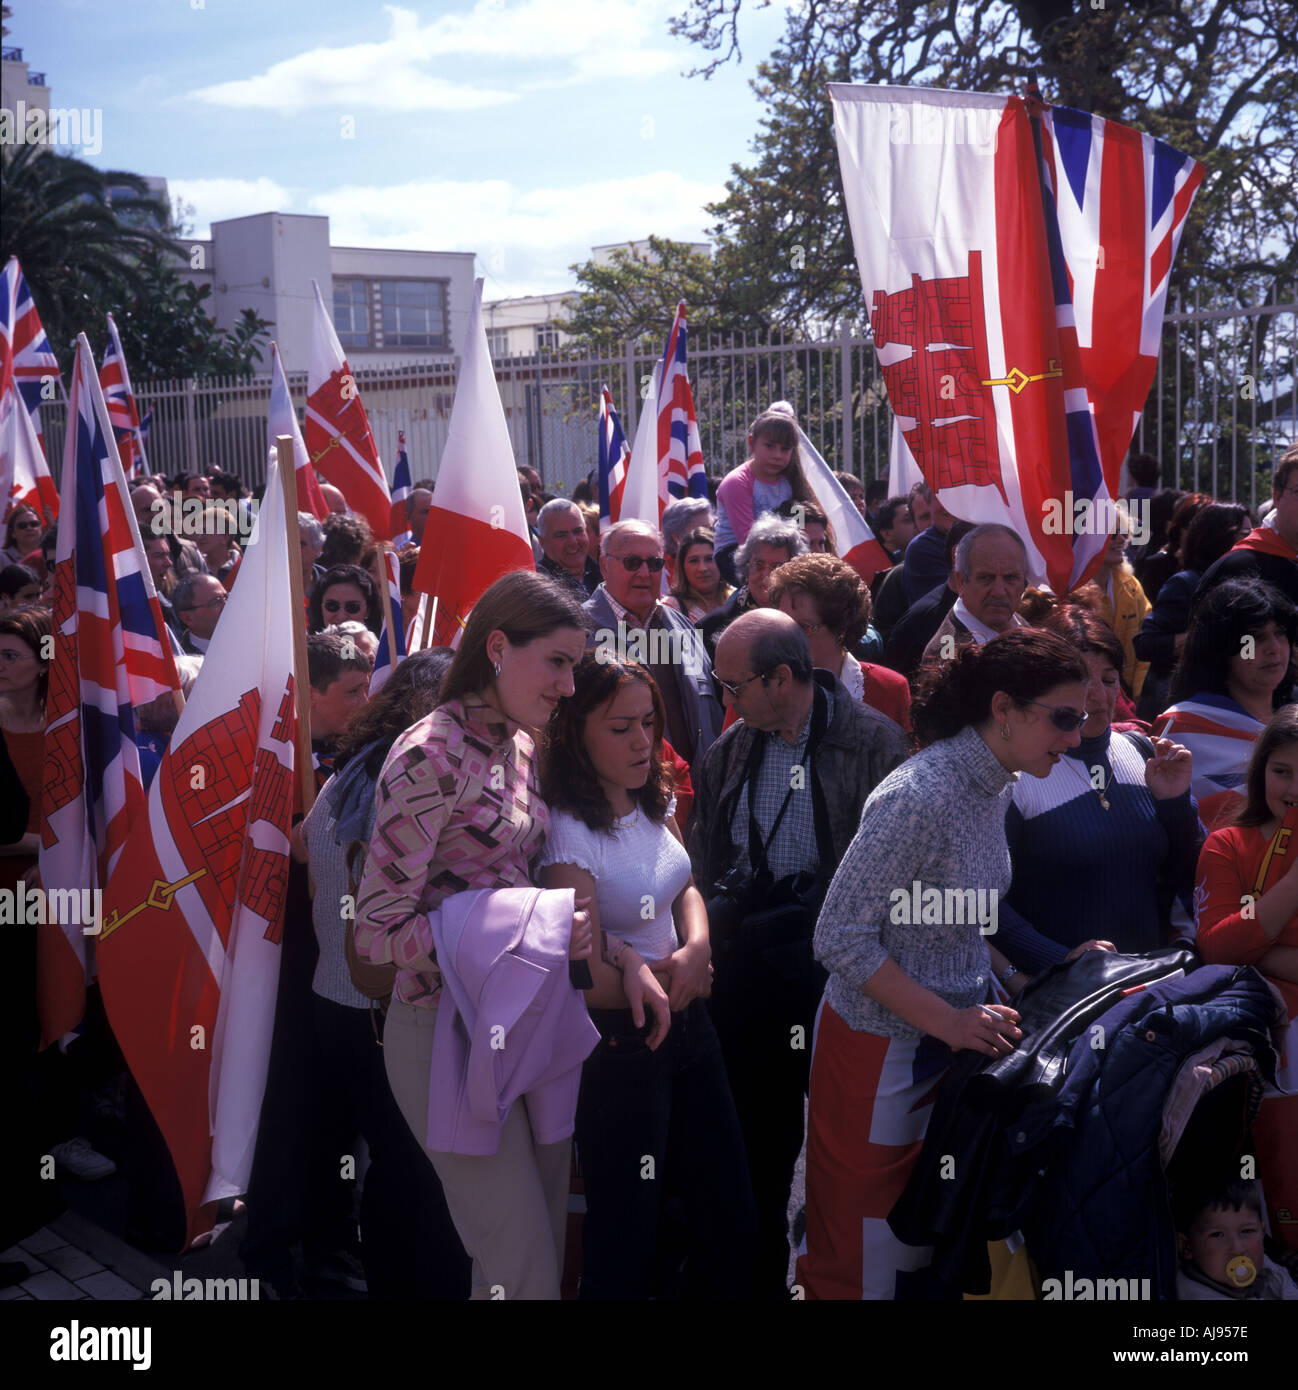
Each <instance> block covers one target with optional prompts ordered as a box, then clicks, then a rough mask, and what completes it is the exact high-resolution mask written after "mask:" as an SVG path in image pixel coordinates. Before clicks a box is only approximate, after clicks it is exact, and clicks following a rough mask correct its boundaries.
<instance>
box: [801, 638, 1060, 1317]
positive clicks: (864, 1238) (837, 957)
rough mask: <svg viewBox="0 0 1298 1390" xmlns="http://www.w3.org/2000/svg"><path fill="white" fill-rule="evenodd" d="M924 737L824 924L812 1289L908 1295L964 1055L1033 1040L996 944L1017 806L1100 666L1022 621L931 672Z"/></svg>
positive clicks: (920, 724) (851, 855) (921, 720)
mask: <svg viewBox="0 0 1298 1390" xmlns="http://www.w3.org/2000/svg"><path fill="white" fill-rule="evenodd" d="M912 717H913V720H914V725H915V732H916V734H917V735H918V736H919V739H920V741H921V743H923V744H924V745H925V746H924V747H923V749H922V751H920V752H919V753H917V754H916V755H915V756H914V757H913V758H910V759H909V760H908V761H906V762H904V763H903V764H902V765H901V766H900V767H899V768H897V769H896V770H895V771H894V772H893V773H891V774H890V775H889V776H888V777H887V778H885V780H884V781H883V782H881V783H880V784H879V786H878V787H876V788H875V790H874V792H873V793H872V794H871V796H870V799H869V800H868V801H867V802H866V803H865V809H864V811H863V812H862V815H861V825H860V829H859V830H858V831H857V834H856V838H855V839H854V840H853V841H852V844H851V845H850V846H849V848H848V851H847V853H846V854H845V855H844V856H843V861H842V863H841V864H840V865H839V867H838V872H837V873H836V874H835V876H834V881H833V883H832V884H831V885H830V888H829V893H828V896H827V897H826V899H825V905H824V907H823V908H822V910H821V914H820V920H819V921H818V923H817V925H816V937H815V950H816V956H817V959H819V960H820V961H821V963H822V964H823V965H824V966H825V967H826V969H828V970H829V972H830V975H829V982H828V984H827V985H826V988H825V998H824V1002H823V1003H822V1005H821V1010H820V1014H819V1017H818V1019H817V1024H816V1039H815V1047H814V1051H813V1053H812V1062H811V1101H810V1111H809V1117H808V1125H807V1236H806V1253H805V1254H803V1255H802V1256H801V1258H800V1259H799V1261H798V1281H799V1283H800V1284H801V1285H802V1287H803V1288H804V1290H805V1292H806V1296H807V1297H808V1298H872V1299H876V1298H877V1299H891V1298H896V1297H899V1296H904V1295H905V1292H906V1277H907V1274H908V1272H910V1271H913V1270H916V1269H921V1268H923V1267H924V1266H925V1265H926V1264H927V1263H928V1260H929V1254H930V1252H929V1251H928V1250H925V1249H918V1248H915V1247H911V1246H905V1245H902V1244H901V1242H899V1241H898V1240H897V1239H896V1238H895V1237H894V1236H893V1234H892V1231H891V1230H890V1228H889V1226H888V1220H887V1218H888V1213H889V1212H890V1211H891V1209H892V1206H893V1203H894V1202H895V1201H896V1200H897V1198H898V1197H899V1196H900V1195H901V1191H902V1189H903V1188H904V1187H905V1185H906V1180H907V1178H908V1177H909V1175H910V1170H911V1168H912V1167H913V1166H914V1163H915V1160H916V1159H917V1158H918V1156H919V1151H920V1146H921V1144H922V1142H923V1138H924V1131H925V1129H926V1128H927V1125H928V1120H929V1116H930V1114H931V1113H932V1105H933V1100H934V1097H935V1096H936V1093H937V1087H938V1083H939V1081H940V1080H941V1077H942V1074H943V1073H944V1072H945V1070H946V1068H947V1066H948V1065H949V1063H950V1060H951V1053H952V1052H953V1051H959V1050H961V1049H965V1048H972V1049H974V1050H976V1051H979V1052H985V1053H986V1054H987V1055H988V1056H992V1057H996V1056H1002V1055H1004V1053H1006V1052H1008V1051H1010V1050H1011V1049H1012V1048H1013V1046H1014V1042H1015V1039H1017V1038H1018V1037H1019V1036H1020V1033H1019V1030H1018V1028H1017V1027H1016V1023H1017V1020H1018V1014H1017V1013H1016V1012H1015V1011H1014V1010H1013V1009H1012V1008H1009V1007H1008V1006H1007V1005H1004V1004H997V1003H991V1002H988V1001H990V1000H992V999H994V998H996V997H997V995H996V990H995V985H994V982H993V975H995V976H997V977H998V978H999V979H1000V980H1001V981H1002V982H1005V983H1007V984H1008V986H1009V988H1011V989H1013V988H1014V987H1015V986H1017V985H1019V984H1020V983H1026V981H1022V982H1020V981H1018V980H1015V979H1014V978H1013V976H1014V971H1013V967H1012V966H1011V965H1010V963H1009V962H1008V961H1007V960H1006V959H1005V957H1004V956H1002V955H1001V954H1000V952H999V951H997V950H996V949H995V948H994V947H993V946H991V945H990V942H989V938H990V937H992V936H993V935H994V934H995V930H996V920H997V906H998V902H999V897H1000V895H1001V894H1002V893H1005V892H1007V891H1008V890H1009V886H1010V856H1009V847H1008V845H1007V843H1006V839H1005V813H1006V808H1007V804H1008V800H1009V797H1010V788H1011V786H1012V785H1013V783H1014V781H1015V780H1016V778H1017V777H1018V774H1019V773H1020V772H1027V773H1030V774H1031V775H1033V776H1034V777H1045V776H1046V775H1047V774H1048V773H1049V771H1050V769H1051V768H1052V767H1054V766H1055V764H1056V763H1057V762H1058V761H1059V759H1060V757H1061V756H1062V755H1063V753H1064V751H1065V750H1066V749H1068V748H1073V747H1076V745H1077V743H1078V740H1079V737H1080V736H1079V734H1078V730H1079V728H1080V727H1081V724H1082V723H1083V722H1084V720H1085V718H1086V667H1085V665H1084V664H1083V662H1082V660H1081V658H1080V656H1079V655H1078V653H1077V652H1076V651H1075V650H1074V649H1073V648H1072V647H1071V646H1069V644H1068V643H1066V642H1065V641H1063V639H1062V638H1060V637H1056V636H1054V635H1052V634H1049V633H1044V632H1039V631H1034V630H1032V629H1018V630H1014V631H1011V632H1008V633H1006V634H1004V635H1003V636H1000V637H996V638H994V639H993V640H992V641H990V642H988V643H986V644H985V645H983V646H968V647H965V648H963V649H962V650H961V651H960V652H959V654H958V655H957V656H956V657H955V658H954V659H953V660H951V661H948V662H944V663H942V664H941V665H940V666H934V667H931V668H929V669H927V670H926V671H925V672H924V673H923V675H922V676H921V690H920V693H919V694H918V696H917V697H916V700H915V703H914V706H913V710H912Z"/></svg>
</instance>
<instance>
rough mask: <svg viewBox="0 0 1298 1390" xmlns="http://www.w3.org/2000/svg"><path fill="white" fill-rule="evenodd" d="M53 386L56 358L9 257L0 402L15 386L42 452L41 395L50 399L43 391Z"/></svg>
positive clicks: (0, 313) (1, 294) (2, 307)
mask: <svg viewBox="0 0 1298 1390" xmlns="http://www.w3.org/2000/svg"><path fill="white" fill-rule="evenodd" d="M55 383H59V384H60V385H61V382H60V378H59V363H58V358H56V357H55V356H54V351H53V349H52V348H51V347H50V340H49V339H48V338H47V337H46V336H45V329H44V328H43V327H42V326H41V318H40V315H39V314H38V313H37V312H36V303H35V301H34V300H33V299H32V296H31V291H30V290H29V289H28V288H27V281H26V280H25V279H24V278H23V272H22V267H21V266H20V265H19V264H18V258H17V257H16V256H10V257H9V260H8V263H7V264H6V265H5V268H4V272H3V275H2V276H0V399H3V398H4V394H5V392H6V391H8V389H9V387H10V386H11V385H16V386H17V388H18V393H19V395H20V396H21V397H22V400H23V404H24V405H25V406H26V407H27V412H28V414H29V415H30V416H31V417H32V425H33V427H34V428H35V430H36V437H37V439H40V440H41V449H42V450H44V447H45V442H44V440H43V439H42V438H41V411H40V405H41V394H42V391H44V392H45V398H46V399H47V400H49V399H51V396H50V393H49V391H48V390H47V389H46V388H47V386H49V385H52V384H55Z"/></svg>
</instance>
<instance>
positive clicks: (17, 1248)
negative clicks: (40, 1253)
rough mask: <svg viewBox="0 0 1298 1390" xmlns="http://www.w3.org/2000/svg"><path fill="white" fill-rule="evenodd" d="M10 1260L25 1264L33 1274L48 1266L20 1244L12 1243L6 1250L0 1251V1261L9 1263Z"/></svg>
mask: <svg viewBox="0 0 1298 1390" xmlns="http://www.w3.org/2000/svg"><path fill="white" fill-rule="evenodd" d="M10 1261H13V1262H14V1263H17V1264H23V1265H26V1266H27V1268H28V1269H30V1270H31V1272H32V1273H33V1274H39V1273H40V1272H41V1270H43V1269H48V1268H49V1265H47V1264H46V1263H45V1261H44V1260H40V1259H37V1257H36V1256H35V1255H33V1254H32V1252H31V1251H30V1250H24V1249H23V1248H22V1246H21V1245H13V1246H10V1248H9V1249H8V1250H5V1251H3V1252H0V1263H9V1262H10Z"/></svg>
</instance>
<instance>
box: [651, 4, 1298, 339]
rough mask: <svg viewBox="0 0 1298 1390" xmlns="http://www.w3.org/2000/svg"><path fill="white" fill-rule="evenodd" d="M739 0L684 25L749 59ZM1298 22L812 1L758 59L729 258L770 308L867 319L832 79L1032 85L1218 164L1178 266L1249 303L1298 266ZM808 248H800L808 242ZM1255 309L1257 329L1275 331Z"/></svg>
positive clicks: (1283, 11)
mask: <svg viewBox="0 0 1298 1390" xmlns="http://www.w3.org/2000/svg"><path fill="white" fill-rule="evenodd" d="M742 7H743V0H691V3H690V5H689V7H688V8H687V10H686V11H685V12H684V13H683V14H682V15H680V16H678V17H677V18H676V19H675V20H674V21H673V22H672V28H673V31H674V32H675V33H677V34H679V35H682V36H684V37H686V38H688V39H690V40H692V41H693V42H695V43H696V44H698V45H699V46H700V47H701V48H702V50H703V52H704V53H705V54H707V55H709V56H708V57H707V58H706V60H705V61H704V62H703V63H702V65H701V66H700V67H699V68H697V69H696V70H695V71H696V73H698V74H700V75H702V76H705V77H706V76H710V75H711V73H713V72H714V71H715V70H716V69H717V68H718V67H719V66H720V65H721V64H723V63H725V62H727V61H730V60H731V59H733V58H738V57H740V56H742V53H741V49H740V47H739V30H738V25H739V18H740V12H741V10H742ZM1296 35H1298V30H1296V29H1295V26H1294V23H1293V6H1292V3H1291V0H1121V3H1117V0H1109V3H1108V4H1106V3H1105V0H1099V7H1098V8H1092V3H1091V0H991V3H969V0H885V2H884V3H879V0H804V3H803V4H802V5H800V6H798V7H797V8H793V9H790V11H789V15H788V20H787V25H786V28H785V32H784V35H783V37H782V39H781V41H780V43H779V44H778V46H777V47H776V49H775V51H774V52H773V53H772V54H771V55H770V57H769V58H768V59H767V61H765V62H764V63H762V64H760V65H759V67H758V69H757V76H756V78H755V79H754V81H753V84H752V85H753V88H754V90H755V91H756V92H757V94H758V95H759V96H760V97H761V98H762V100H763V101H764V103H765V107H766V109H765V113H764V115H763V117H762V120H761V124H760V127H759V130H758V132H757V135H756V137H755V139H754V142H753V154H754V156H755V159H754V161H753V162H752V163H751V164H748V165H738V164H736V165H734V166H732V171H731V178H730V180H729V182H728V183H727V190H728V191H727V196H726V197H725V198H724V199H722V200H721V201H720V202H719V203H717V204H715V205H713V206H712V207H711V208H710V209H709V210H710V211H711V212H713V213H714V214H715V215H716V216H717V218H718V219H719V220H718V224H717V226H716V228H715V229H714V232H713V235H714V237H715V238H716V240H717V244H718V261H719V262H722V261H725V260H727V258H731V257H734V258H737V260H738V261H739V262H740V263H742V264H744V265H745V266H747V267H748V269H749V272H750V274H751V276H752V277H753V280H754V298H755V300H757V301H760V302H762V303H763V304H764V305H765V309H766V312H767V314H768V315H769V316H770V318H771V319H772V321H773V322H775V323H778V324H780V325H781V326H784V327H786V328H789V329H801V330H804V331H805V330H806V329H807V328H809V327H810V326H812V325H813V324H814V323H816V322H817V321H824V320H827V319H841V318H851V319H859V318H861V316H862V306H861V290H860V282H859V280H858V278H857V274H856V268H855V264H854V261H853V255H852V247H851V238H850V235H849V233H848V228H847V223H846V217H845V214H844V210H843V197H842V186H841V182H840V179H839V172H838V157H837V151H836V149H835V145H834V137H833V128H832V121H831V117H830V110H829V103H828V98H827V96H826V93H825V84H826V83H827V82H878V83H891V84H894V85H899V86H910V85H915V86H929V87H944V88H952V89H956V90H964V91H985V92H1006V93H1009V92H1020V93H1021V92H1023V91H1024V90H1025V88H1026V86H1027V84H1028V82H1029V81H1030V80H1031V79H1032V78H1033V77H1034V75H1039V76H1040V79H1041V88H1042V93H1043V96H1044V97H1045V99H1046V100H1047V101H1050V102H1056V103H1059V104H1062V105H1068V106H1074V107H1077V108H1079V109H1081V110H1085V111H1092V112H1095V113H1097V114H1099V115H1102V116H1106V117H1110V118H1113V119H1116V120H1119V121H1122V122H1124V123H1125V124H1128V125H1132V126H1135V127H1136V128H1138V129H1141V130H1146V131H1149V132H1150V133H1152V134H1154V135H1157V136H1160V137H1162V138H1163V139H1166V140H1168V141H1169V142H1171V143H1172V144H1173V145H1175V146H1177V147H1178V148H1179V149H1182V150H1184V151H1185V152H1186V153H1188V154H1192V155H1194V156H1195V157H1196V158H1199V159H1201V160H1203V161H1204V163H1205V164H1207V165H1208V167H1209V170H1210V176H1209V178H1208V179H1207V180H1205V183H1204V186H1203V188H1202V190H1201V191H1200V193H1199V196H1198V198H1197V199H1196V201H1195V205H1194V211H1193V213H1192V216H1191V219H1190V222H1189V224H1188V226H1187V228H1186V231H1185V234H1184V236H1183V238H1182V243H1181V249H1180V254H1179V256H1178V260H1177V266H1176V269H1175V271H1174V276H1175V279H1174V288H1176V287H1182V286H1185V285H1186V284H1188V283H1189V282H1190V280H1191V279H1197V280H1198V281H1200V282H1202V283H1203V284H1205V285H1208V286H1211V287H1213V288H1214V289H1216V290H1218V291H1220V292H1222V293H1224V294H1227V295H1229V296H1231V297H1232V298H1234V299H1235V300H1236V301H1237V302H1238V303H1241V304H1245V303H1258V302H1261V301H1264V300H1266V299H1267V298H1269V297H1270V295H1271V294H1272V293H1273V292H1274V291H1275V290H1276V289H1277V288H1279V287H1284V286H1288V285H1290V284H1291V283H1292V282H1293V280H1294V278H1295V273H1296V272H1298V244H1295V241H1294V239H1293V237H1292V228H1293V226H1294V225H1295V224H1296V223H1298V157H1296V154H1295V151H1296V148H1298V138H1296V137H1298V73H1296V71H1295V59H1296V58H1298V37H1296ZM799 248H800V252H799ZM1269 328H1270V323H1269V321H1265V320H1264V319H1260V320H1259V321H1258V323H1257V325H1256V329H1255V331H1256V333H1257V334H1259V335H1265V334H1266V333H1267V332H1268V331H1269Z"/></svg>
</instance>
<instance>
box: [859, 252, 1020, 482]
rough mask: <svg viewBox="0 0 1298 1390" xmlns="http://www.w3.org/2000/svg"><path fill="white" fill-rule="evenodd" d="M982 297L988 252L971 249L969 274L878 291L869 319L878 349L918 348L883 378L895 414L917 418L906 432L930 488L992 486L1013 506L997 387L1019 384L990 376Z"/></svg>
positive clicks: (888, 368)
mask: <svg viewBox="0 0 1298 1390" xmlns="http://www.w3.org/2000/svg"><path fill="white" fill-rule="evenodd" d="M982 303H983V286H982V253H981V252H980V251H971V252H970V253H969V274H968V275H967V276H964V277H962V278H952V279H947V280H924V279H921V278H920V277H919V276H918V275H912V276H911V287H910V289H908V290H898V291H897V292H896V293H895V294H887V293H885V292H884V291H883V290H879V291H877V292H876V293H875V296H874V308H873V310H872V312H871V314H870V325H871V327H872V329H873V330H874V345H875V350H876V351H877V352H880V353H882V351H883V349H884V348H885V347H889V346H892V345H896V344H901V345H904V346H906V347H909V348H910V349H911V351H910V354H909V356H907V357H904V358H902V359H901V360H900V361H897V362H893V363H891V364H889V365H885V366H884V367H883V379H884V382H885V383H886V385H887V387H888V399H889V401H890V402H891V404H892V409H893V413H894V414H896V415H901V416H911V417H913V419H914V421H915V423H914V424H913V425H912V426H911V427H910V429H908V430H904V431H903V434H904V436H905V439H906V443H907V444H908V445H909V446H910V451H911V453H912V454H914V456H915V461H916V462H917V463H918V464H919V466H920V468H921V469H922V471H923V473H924V477H925V478H926V479H927V480H928V482H929V484H930V486H932V487H933V488H935V489H937V490H939V491H941V490H942V489H944V488H952V487H963V486H973V487H987V486H992V487H995V488H996V490H997V491H998V492H999V493H1000V495H1001V498H1002V500H1004V501H1005V503H1006V505H1008V504H1009V499H1008V497H1006V495H1005V486H1004V483H1003V482H1002V481H1001V460H1000V452H999V450H998V448H997V443H996V423H995V412H994V408H993V404H992V398H991V390H990V388H991V386H992V385H994V384H1004V385H1008V386H1010V389H1011V390H1015V389H1016V386H1015V383H1014V382H1012V381H1009V380H1006V381H1005V382H1003V383H994V382H992V381H990V380H989V378H990V377H991V372H990V370H989V367H988V356H987V331H986V324H985V323H984V321H983V317H982V314H981V313H980V312H975V306H981V305H982ZM1027 380H1028V378H1027V377H1024V384H1026V382H1027ZM1017 389H1019V390H1021V389H1022V387H1021V386H1018V387H1017Z"/></svg>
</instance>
